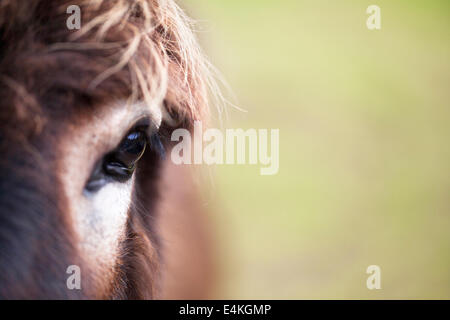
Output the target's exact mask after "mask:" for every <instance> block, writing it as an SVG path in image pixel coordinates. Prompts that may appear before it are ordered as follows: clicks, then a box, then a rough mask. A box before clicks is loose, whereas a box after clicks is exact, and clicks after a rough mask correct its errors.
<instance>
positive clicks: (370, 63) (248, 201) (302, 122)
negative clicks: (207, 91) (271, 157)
mask: <svg viewBox="0 0 450 320" xmlns="http://www.w3.org/2000/svg"><path fill="white" fill-rule="evenodd" d="M372 4H376V5H378V6H379V7H380V8H381V30H374V31H371V30H368V29H367V27H366V20H367V18H368V16H369V15H368V14H366V8H367V7H368V6H369V5H372ZM183 6H184V7H186V8H187V11H188V13H189V14H190V15H191V16H193V17H194V18H195V19H196V20H198V21H199V25H198V29H199V37H200V40H201V42H202V44H203V46H204V47H205V50H206V52H207V54H208V55H209V56H210V58H211V60H212V62H213V64H214V65H216V66H217V67H218V69H220V70H221V72H222V73H223V74H224V76H225V78H226V80H227V81H228V82H229V84H230V86H231V88H232V90H233V92H234V94H235V95H236V97H237V105H239V106H240V107H242V108H244V109H246V110H247V111H248V112H246V113H243V112H240V111H237V110H234V109H232V108H229V109H228V117H226V121H225V125H224V126H225V127H228V128H244V129H247V128H268V129H270V128H279V129H280V170H279V173H278V174H277V175H274V176H261V175H260V174H259V166H258V165H257V166H250V165H248V166H247V165H234V166H230V165H228V166H227V165H223V166H217V167H215V168H214V175H215V180H216V182H215V184H214V185H212V186H211V188H212V189H213V192H212V194H214V196H213V197H212V198H211V202H212V203H209V204H208V205H211V206H214V207H215V208H216V210H215V211H216V212H215V215H214V219H215V221H216V224H217V225H218V226H219V228H218V230H217V233H215V237H216V238H217V240H218V242H219V244H220V249H219V250H218V252H216V255H217V256H218V257H219V259H220V280H221V281H220V287H219V288H217V293H216V297H217V298H235V299H236V298H243V299H247V298H263V299H265V298H268V299H270V298H272V299H292V298H296V299H316V298H339V299H340V298H342V299H344V298H353V299H354V298H361V299H367V298H373V299H392V298H425V299H428V298H447V299H449V298H450V232H449V231H450V199H449V196H450V194H449V191H450V174H449V169H450V150H449V149H450V148H449V138H450V108H449V107H450V104H449V101H450V90H449V89H450V88H449V84H450V62H449V58H450V41H449V40H450V1H412V0H403V1H401V0H399V1H388V0H377V1H375V0H374V1H361V0H358V1H356V0H355V1H348V0H345V1H323V0H314V1H313V0H309V1H300V0H297V1H294V0H293V1H276V0H272V1H269V0H254V1H249V0H186V1H184V2H183ZM372 264H375V265H379V266H380V268H381V286H382V289H381V290H368V289H367V287H366V279H367V277H368V274H366V268H367V267H368V266H369V265H372Z"/></svg>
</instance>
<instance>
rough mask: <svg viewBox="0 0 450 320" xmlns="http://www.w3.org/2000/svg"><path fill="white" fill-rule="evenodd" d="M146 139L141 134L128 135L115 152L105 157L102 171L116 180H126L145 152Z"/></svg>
mask: <svg viewBox="0 0 450 320" xmlns="http://www.w3.org/2000/svg"><path fill="white" fill-rule="evenodd" d="M146 144H147V138H146V136H145V134H144V133H143V132H139V131H137V132H132V133H130V134H129V135H128V136H127V137H126V138H125V139H124V140H123V141H122V143H121V144H120V146H119V147H118V148H117V150H116V151H115V152H113V153H111V154H110V155H108V156H107V159H106V161H105V164H104V170H105V172H106V173H107V174H108V175H111V176H113V177H115V178H117V179H128V178H129V177H130V176H131V174H132V173H133V171H134V169H135V168H136V163H137V162H138V161H139V159H140V158H141V157H142V155H143V154H144V152H145V146H146Z"/></svg>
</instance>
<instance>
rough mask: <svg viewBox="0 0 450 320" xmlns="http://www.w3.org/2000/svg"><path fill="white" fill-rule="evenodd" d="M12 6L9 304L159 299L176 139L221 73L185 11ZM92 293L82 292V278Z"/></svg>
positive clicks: (4, 184) (1, 10) (8, 3)
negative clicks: (170, 156)
mask: <svg viewBox="0 0 450 320" xmlns="http://www.w3.org/2000/svg"><path fill="white" fill-rule="evenodd" d="M75 3H76V1H69V2H67V1H48V0H34V1H17V0H2V1H1V2H0V123H1V124H0V155H1V156H0V296H1V297H3V298H70V297H74V298H76V297H80V298H108V297H112V298H121V297H122V298H126V297H128V298H152V297H155V296H157V292H158V273H159V259H160V252H159V246H158V241H157V239H158V237H157V232H156V230H154V228H153V224H152V220H153V218H154V211H155V210H153V209H154V208H155V202H156V199H157V193H158V190H157V178H158V173H159V165H160V164H161V161H162V160H161V159H163V158H164V149H165V148H168V147H169V146H168V142H167V141H168V139H167V135H168V133H169V132H170V130H171V129H173V128H175V127H180V126H183V127H189V126H190V124H191V123H192V122H193V120H195V119H199V118H202V117H203V116H204V109H205V106H206V87H207V84H208V80H207V78H208V77H207V69H208V65H207V63H206V61H205V60H204V58H203V57H202V55H201V53H200V50H199V49H198V47H197V44H196V41H195V39H194V36H193V34H192V32H191V31H190V29H189V22H188V20H187V19H186V17H185V16H184V14H183V13H182V11H181V10H180V9H179V8H178V7H177V6H176V5H175V4H174V3H173V1H171V0H165V1H163V0H110V1H102V0H92V1H79V3H78V6H79V8H80V9H81V29H80V30H69V29H68V28H67V24H66V22H67V19H68V18H69V16H70V15H69V14H67V12H66V11H67V8H68V7H69V6H70V5H73V4H75ZM72 265H76V266H79V267H80V270H81V287H82V290H69V289H68V287H67V278H68V277H69V276H70V275H69V274H67V273H66V270H67V269H68V267H69V266H72Z"/></svg>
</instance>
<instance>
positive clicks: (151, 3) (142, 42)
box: [0, 0, 220, 131]
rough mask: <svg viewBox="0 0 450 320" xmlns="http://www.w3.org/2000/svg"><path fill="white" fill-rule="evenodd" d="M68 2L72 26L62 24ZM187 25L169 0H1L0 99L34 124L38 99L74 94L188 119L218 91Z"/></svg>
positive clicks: (173, 120)
mask: <svg viewBox="0 0 450 320" xmlns="http://www.w3.org/2000/svg"><path fill="white" fill-rule="evenodd" d="M74 4H76V5H78V6H79V7H80V9H81V29H80V30H69V29H68V28H67V27H66V21H67V18H68V17H69V14H68V13H67V8H68V7H69V6H70V5H74ZM192 26H193V22H192V21H191V20H190V19H189V18H188V17H187V16H186V15H185V14H184V12H183V11H182V10H181V9H180V8H179V7H178V5H177V4H176V3H175V2H174V1H172V0H78V1H66V0H58V1H48V0H30V1H17V0H3V1H2V2H0V41H1V42H0V82H2V84H3V86H4V87H5V88H7V89H8V90H0V99H1V98H3V99H7V100H8V101H12V103H10V107H11V106H13V110H12V111H14V113H16V117H17V118H18V119H19V120H20V119H22V120H24V121H25V120H27V121H28V122H29V123H31V124H32V127H33V130H37V131H39V130H40V128H42V126H44V125H45V119H44V118H45V117H44V116H43V115H42V110H41V109H40V108H39V106H42V105H48V106H49V107H50V108H52V107H53V108H60V107H61V105H69V104H74V103H75V102H76V100H79V99H81V100H82V101H83V102H84V103H87V104H88V103H90V102H92V101H94V102H97V101H102V102H108V100H111V99H124V98H125V99H127V101H129V102H130V103H133V102H136V101H138V100H139V101H141V100H143V101H145V102H146V104H147V105H148V107H149V108H160V109H161V112H162V115H163V119H164V121H165V122H166V123H168V124H169V125H172V126H179V125H180V124H184V125H186V126H188V125H189V124H190V123H192V121H193V120H200V119H206V118H207V115H208V102H209V101H208V100H209V99H210V98H211V97H212V96H220V95H219V94H218V92H219V90H218V87H217V84H216V82H215V81H214V78H215V77H214V76H213V74H214V69H213V68H212V67H211V65H210V63H209V62H208V60H207V59H206V58H205V56H204V54H203V52H202V50H201V49H200V47H199V45H198V43H197V40H196V37H195V35H194V33H193V31H192ZM211 93H212V94H211ZM0 107H1V108H3V106H0ZM3 109H5V108H3ZM2 113H3V115H2ZM5 114H11V112H9V113H5V112H0V117H2V118H4V117H5ZM0 120H4V119H0Z"/></svg>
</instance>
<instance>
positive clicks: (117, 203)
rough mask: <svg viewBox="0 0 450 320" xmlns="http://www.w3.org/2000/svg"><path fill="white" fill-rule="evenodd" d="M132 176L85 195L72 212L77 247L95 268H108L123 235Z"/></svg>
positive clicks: (112, 261)
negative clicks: (128, 179)
mask: <svg viewBox="0 0 450 320" xmlns="http://www.w3.org/2000/svg"><path fill="white" fill-rule="evenodd" d="M132 180H133V179H131V180H130V181H128V182H127V183H110V184H108V185H106V186H104V187H103V188H101V189H100V190H99V191H98V192H96V193H95V194H93V195H91V196H90V197H86V198H84V199H83V201H82V205H80V206H78V208H77V210H76V214H75V221H76V229H77V233H78V235H79V248H80V250H81V253H82V255H83V256H84V258H85V260H87V261H88V262H89V263H90V264H92V265H93V266H96V268H97V271H98V272H102V271H104V270H105V268H106V269H111V268H113V267H114V266H115V264H116V262H117V261H116V259H117V257H118V256H119V253H120V252H119V249H120V243H121V241H122V240H123V239H124V237H125V232H126V223H127V219H128V209H129V206H130V203H131V193H132V184H133V181H132Z"/></svg>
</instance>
